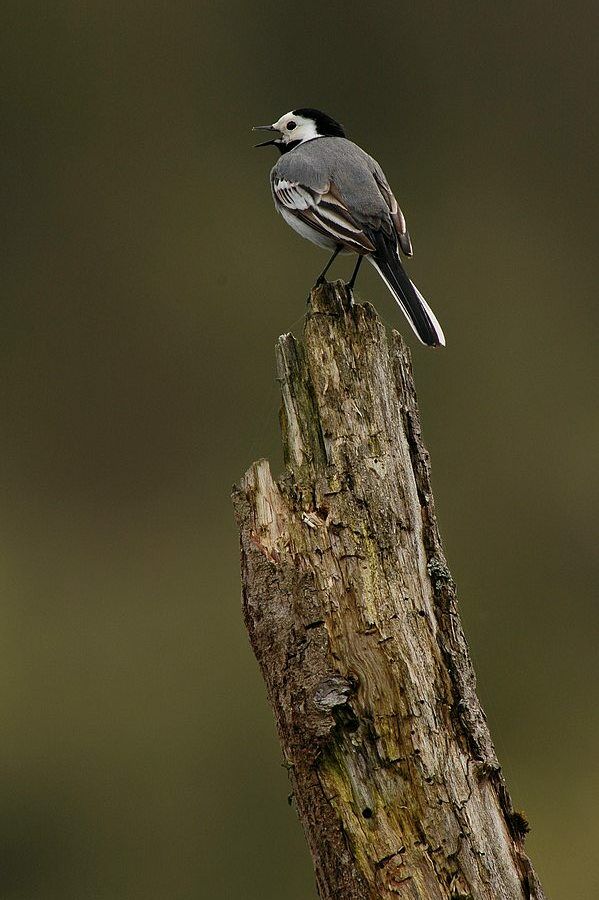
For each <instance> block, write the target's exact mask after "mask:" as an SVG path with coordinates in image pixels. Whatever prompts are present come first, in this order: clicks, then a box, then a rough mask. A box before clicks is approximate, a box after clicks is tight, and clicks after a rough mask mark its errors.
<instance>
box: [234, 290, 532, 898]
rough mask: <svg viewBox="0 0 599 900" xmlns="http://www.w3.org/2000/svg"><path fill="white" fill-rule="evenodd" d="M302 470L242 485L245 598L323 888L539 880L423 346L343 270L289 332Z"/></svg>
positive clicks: (418, 892)
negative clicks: (443, 461) (451, 502)
mask: <svg viewBox="0 0 599 900" xmlns="http://www.w3.org/2000/svg"><path fill="white" fill-rule="evenodd" d="M277 365H278V377H279V380H280V383H281V390H282V396H283V404H282V410H281V427H282V432H283V443H284V454H285V463H286V471H285V474H284V475H283V476H282V477H281V478H280V479H279V481H278V482H277V481H274V480H273V477H272V475H271V472H270V468H269V465H268V462H267V461H265V460H261V461H259V462H257V463H254V465H253V466H252V467H251V468H250V470H249V471H248V472H247V474H246V475H245V477H244V478H243V480H242V482H241V484H240V485H239V486H238V487H237V488H236V489H235V492H234V503H235V508H236V515H237V520H238V523H239V528H240V534H241V568H242V581H243V608H244V615H245V621H246V625H247V628H248V631H249V635H250V640H251V643H252V647H253V649H254V652H255V654H256V657H257V659H258V662H259V665H260V668H261V671H262V674H263V676H264V679H265V681H266V685H267V689H268V695H269V699H270V702H271V704H272V707H273V710H274V714H275V717H276V721H277V727H278V732H279V737H280V741H281V746H282V748H283V752H284V754H285V759H286V762H287V764H288V767H289V773H290V778H291V782H292V786H293V792H294V796H295V800H296V803H297V809H298V813H299V817H300V819H301V822H302V824H303V827H304V831H305V834H306V837H307V840H308V843H309V846H310V851H311V853H312V857H313V860H314V866H315V871H316V881H317V887H318V892H319V895H320V897H321V898H322V900H373V898H392V900H397V898H398V897H400V898H406V900H408V898H410V900H412V898H413V900H417V898H418V900H420V898H422V900H437V898H439V900H441V898H442V900H452V898H453V900H458V898H462V900H466V898H472V900H498V898H502V900H503V898H505V900H522V898H525V900H530V898H533V900H541V898H543V892H542V889H541V886H540V884H539V882H538V880H537V878H536V875H535V873H534V871H533V869H532V866H531V864H530V861H529V859H528V857H527V856H526V854H525V852H524V849H523V840H524V835H525V833H526V830H527V825H526V821H525V819H524V818H523V816H521V815H520V814H518V813H516V812H515V811H514V809H513V806H512V803H511V800H510V797H509V794H508V792H507V789H506V786H505V783H504V780H503V777H502V774H501V771H500V768H499V764H498V762H497V758H496V755H495V751H494V748H493V744H492V742H491V738H490V735H489V730H488V728H487V724H486V720H485V716H484V713H483V711H482V709H481V706H480V703H479V701H478V699H477V696H476V692H475V680H474V673H473V670H472V666H471V663H470V658H469V655H468V649H467V646H466V642H465V639H464V634H463V631H462V627H461V624H460V620H459V616H458V611H457V606H456V596H455V588H454V584H453V582H452V580H451V577H450V574H449V571H448V569H447V566H446V563H445V558H444V556H443V550H442V548H441V542H440V538H439V532H438V528H437V523H436V519H435V512H434V504H433V497H432V494H431V488H430V481H429V464H428V456H427V452H426V450H425V449H424V446H423V444H422V441H421V436H420V422H419V415H418V408H417V402H416V395H415V391H414V384H413V380H412V372H411V364H410V356H409V353H408V350H407V348H406V345H405V344H404V342H403V340H402V339H401V337H400V336H399V334H397V333H395V332H394V333H393V334H392V336H391V343H390V344H389V342H388V340H387V336H386V333H385V329H384V328H383V326H382V325H381V322H380V321H379V319H378V318H377V315H376V313H375V311H374V309H373V308H372V306H370V305H369V304H365V305H363V306H362V305H354V304H353V303H352V301H351V296H350V294H349V292H348V290H347V289H346V287H345V285H344V284H343V283H342V282H337V283H335V284H331V285H323V286H322V287H320V288H317V289H315V290H314V291H313V293H312V296H311V302H310V306H309V308H308V312H307V315H306V322H305V329H304V335H303V340H302V341H301V342H298V341H296V340H295V338H294V337H293V336H292V335H290V334H287V335H284V336H283V337H281V338H280V339H279V342H278V346H277Z"/></svg>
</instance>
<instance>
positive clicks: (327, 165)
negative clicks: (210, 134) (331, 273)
mask: <svg viewBox="0 0 599 900" xmlns="http://www.w3.org/2000/svg"><path fill="white" fill-rule="evenodd" d="M254 131H275V132H277V134H278V137H276V138H273V139H272V140H269V141H264V142H263V143H261V144H256V146H257V147H267V146H269V145H274V146H275V147H277V148H278V150H279V152H280V153H281V158H280V159H279V161H278V162H277V164H276V165H275V167H274V168H273V170H272V172H271V173H270V183H271V187H272V195H273V198H274V201H275V207H276V209H277V210H278V211H279V212H280V213H281V215H282V216H283V218H284V219H285V221H286V222H287V224H288V225H290V226H291V227H292V228H293V229H294V230H295V231H297V232H298V234H301V236H302V237H304V238H308V240H310V241H313V242H314V243H315V244H318V246H319V247H326V249H327V250H332V251H333V255H332V256H331V258H330V260H329V261H328V263H327V265H326V266H325V268H324V269H323V271H322V272H321V274H320V275H319V277H318V279H317V282H316V283H317V284H320V283H322V282H323V281H324V277H325V275H326V273H327V271H328V269H329V266H330V265H331V264H332V262H333V260H334V259H335V257H336V256H337V254H338V253H341V252H343V253H357V254H358V261H357V263H356V267H355V269H354V272H353V275H352V277H351V279H350V280H349V282H348V286H349V287H350V288H353V286H354V284H355V282H356V276H357V274H358V270H359V268H360V264H361V262H362V258H363V257H364V256H365V257H366V258H367V259H368V261H369V262H371V263H372V265H373V266H374V267H375V269H376V270H377V272H378V273H379V275H380V276H381V278H382V279H383V280H384V282H385V284H386V285H387V287H388V288H389V290H390V291H391V293H392V294H393V296H394V297H395V299H396V300H397V302H398V303H399V305H400V307H401V308H402V310H403V312H404V314H405V316H406V318H407V319H408V322H409V323H410V325H411V326H412V328H413V329H414V331H415V332H416V334H417V335H418V337H419V338H420V340H421V341H422V343H423V344H428V345H429V346H431V347H438V346H445V337H444V336H443V331H442V329H441V326H440V325H439V323H438V322H437V319H436V318H435V314H434V313H433V311H432V309H431V308H430V307H429V305H428V303H427V302H426V300H425V299H424V297H423V296H422V294H421V293H420V291H419V290H418V288H417V287H416V286H415V285H414V284H413V283H412V282H411V281H410V279H409V278H408V276H407V275H406V273H405V271H404V268H403V266H402V264H401V260H400V256H399V253H400V249H401V251H402V252H403V253H404V254H405V255H406V256H412V242H411V240H410V235H409V234H408V229H407V227H406V220H405V219H404V216H403V213H402V211H401V209H400V208H399V206H398V205H397V200H396V199H395V197H394V196H393V192H392V191H391V188H390V187H389V184H388V182H387V179H386V178H385V175H384V173H383V170H382V169H381V167H380V166H379V164H378V163H377V161H376V160H375V159H373V158H372V156H369V155H368V154H367V153H365V152H364V150H362V149H361V148H360V147H358V146H357V144H354V143H352V141H349V140H347V138H346V137H345V132H344V130H343V126H341V125H340V124H339V123H338V122H336V121H335V120H334V119H332V118H331V117H330V116H327V114H326V113H323V112H320V111H319V110H317V109H309V108H302V109H294V110H292V111H291V112H288V113H286V114H285V115H284V116H281V118H280V119H279V120H278V122H275V123H274V125H257V126H256V127H255V128H254Z"/></svg>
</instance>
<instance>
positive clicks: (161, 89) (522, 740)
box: [0, 0, 599, 900]
mask: <svg viewBox="0 0 599 900" xmlns="http://www.w3.org/2000/svg"><path fill="white" fill-rule="evenodd" d="M594 7H595V4H593V3H591V2H588V3H580V2H570V3H568V4H565V3H564V4H554V3H548V2H547V3H537V2H524V3H523V2H511V0H507V2H503V3H501V4H496V3H491V2H476V3H474V2H464V3H441V2H436V3H431V2H426V0H425V2H422V0H421V2H419V3H397V2H385V3H380V4H365V3H360V4H355V3H347V2H344V3H341V2H331V3H328V4H321V3H316V2H313V3H301V2H298V3H290V4H285V3H275V2H272V0H266V2H261V3H247V2H246V3H243V2H229V3H211V4H209V3H207V2H202V0H196V2H194V3H192V2H181V0H172V2H170V3H164V2H160V3H159V2H156V0H144V2H129V0H124V2H121V3H115V2H108V0H106V2H104V0H96V2H86V0H71V2H60V0H58V2H55V3H41V2H23V0H21V2H13V0H7V2H6V3H5V4H4V5H3V16H2V18H3V20H4V21H3V28H2V31H1V38H0V40H1V41H2V45H3V46H2V59H3V62H4V66H3V70H4V77H3V87H2V105H3V107H4V113H3V138H2V146H1V149H0V159H1V160H2V166H3V178H2V184H3V189H4V211H5V216H4V221H5V222H6V224H7V226H8V227H7V233H6V235H5V237H4V239H3V247H4V254H3V256H4V265H3V267H2V269H3V277H2V287H3V290H2V296H3V302H2V328H1V332H0V334H1V337H0V345H1V346H0V351H1V352H0V365H1V380H0V472H1V476H0V485H1V488H2V503H1V520H0V521H1V529H2V530H1V537H0V558H1V565H0V577H1V579H2V604H1V607H0V646H1V652H0V698H1V704H2V707H1V708H2V723H3V725H2V739H1V741H0V845H1V846H0V858H1V859H2V864H1V868H0V896H2V898H4V900H33V898H40V900H87V898H90V900H91V898H94V900H138V898H139V900H165V898H169V900H199V898H202V900H203V898H206V900H209V898H218V900H220V898H223V900H224V898H230V897H231V898H233V897H235V898H241V900H311V898H313V897H315V893H314V887H313V879H312V873H311V867H310V861H309V858H308V855H307V852H306V849H305V847H304V843H303V838H302V835H301V833H300V829H299V826H298V823H297V820H296V816H295V812H294V810H293V808H292V807H291V808H290V807H289V806H288V804H287V793H288V787H287V780H286V774H285V771H284V770H283V768H282V767H281V765H280V764H281V757H280V753H279V750H278V745H277V742H276V738H275V734H274V728H273V722H272V717H271V713H270V710H269V708H268V706H267V703H266V699H265V694H264V690H263V686H262V683H261V681H260V678H259V675H258V672H257V668H256V665H255V663H254V659H253V657H252V655H251V652H250V649H249V646H248V643H247V639H246V635H245V632H244V629H243V624H242V620H241V613H240V603H239V575H238V552H237V536H236V532H235V527H234V524H233V519H232V513H231V509H230V504H229V490H230V486H231V484H232V482H233V481H234V480H235V479H236V478H237V477H238V476H239V475H240V474H241V473H242V472H243V471H244V469H245V468H246V467H247V466H248V465H249V463H250V461H251V460H252V459H253V458H255V457H258V456H269V457H270V458H271V459H272V460H274V463H275V468H279V467H280V465H281V458H280V451H279V445H278V432H277V416H276V411H277V395H276V382H275V378H274V359H273V345H274V342H275V340H276V338H277V336H278V334H280V333H281V332H284V331H288V330H296V331H297V329H298V328H299V325H300V321H299V320H300V317H301V316H302V314H303V311H304V303H305V296H306V294H307V291H308V288H309V286H310V284H311V281H312V279H313V278H314V277H315V275H316V274H317V272H318V271H319V267H320V266H321V265H322V263H323V262H324V254H323V253H322V251H320V250H318V249H317V248H315V247H312V246H311V245H309V244H307V243H305V242H302V241H301V240H300V239H299V238H297V236H295V235H294V234H293V233H292V232H291V231H290V230H289V229H287V228H286V226H285V225H284V223H283V222H282V221H281V220H280V219H278V218H277V217H276V216H275V214H274V212H273V209H272V205H271V200H270V197H269V189H268V170H269V168H270V166H271V164H272V163H273V161H274V155H275V154H274V152H273V151H272V150H268V149H266V150H253V149H251V148H252V143H253V138H252V135H251V133H250V130H249V129H250V126H251V125H253V124H256V123H263V122H270V121H274V120H275V119H276V118H278V117H279V116H280V115H281V114H282V113H283V112H286V111H287V110H289V109H291V108H293V107H294V106H304V105H309V106H317V107H321V108H323V109H325V110H327V111H329V112H330V113H331V114H333V115H334V116H336V117H337V118H339V119H340V120H341V121H342V122H344V123H345V125H346V127H347V129H348V133H349V135H350V136H351V137H352V138H354V139H355V140H356V141H358V142H359V143H360V144H362V145H363V146H364V147H366V148H367V149H368V150H370V151H371V152H372V153H373V154H374V155H375V156H376V157H377V158H378V159H379V161H380V162H381V164H382V165H383V167H384V168H385V170H386V172H387V174H388V177H389V180H390V181H391V183H392V185H393V186H394V188H395V191H396V193H397V195H398V197H399V199H400V202H401V204H402V206H403V207H404V210H405V212H406V214H407V216H408V221H409V225H410V231H411V232H412V235H413V238H414V244H415V250H416V256H415V258H414V260H413V263H411V265H410V271H411V273H412V276H413V278H414V279H415V281H416V282H417V284H418V285H419V286H420V288H421V289H422V291H423V292H424V293H425V295H426V296H427V297H428V298H429V299H430V301H431V303H432V305H433V307H434V309H435V310H436V312H437V313H438V315H439V318H440V320H441V321H442V323H443V325H444V328H445V331H446V335H447V338H448V347H447V349H446V350H445V351H443V352H430V351H426V350H425V349H424V348H422V347H420V346H419V345H416V344H415V342H414V340H413V339H412V336H411V334H410V333H408V330H407V326H406V324H405V322H404V321H403V319H402V317H401V315H400V313H399V311H398V309H397V308H396V307H395V306H394V304H393V301H392V299H391V297H390V296H389V295H388V294H387V292H386V289H385V288H384V286H383V285H382V284H381V283H380V282H379V281H378V280H377V279H376V277H375V274H374V273H373V272H372V271H371V270H369V271H365V270H363V273H362V275H361V278H360V282H359V290H360V293H361V295H362V296H364V297H367V298H369V299H371V300H372V301H373V302H374V303H375V305H376V306H377V309H378V310H379V311H380V313H381V315H382V316H383V317H384V319H385V320H386V322H387V323H388V324H389V325H390V326H393V327H397V328H399V329H400V330H401V331H402V332H403V333H404V334H406V335H407V337H408V340H409V341H410V342H411V344H412V346H413V348H414V359H415V369H416V378H417V384H418V389H419V396H420V403H421V411H422V418H423V423H424V430H425V438H426V441H427V443H428V446H429V449H430V451H431V454H432V463H433V478H434V486H435V491H436V498H437V504H438V511H439V515H440V520H441V524H442V528H443V532H444V536H445V542H446V549H447V553H448V556H449V560H450V563H451V566H452V570H453V574H454V576H455V578H456V580H457V582H458V585H459V587H460V593H461V609H462V615H463V619H464V625H465V628H466V632H467V634H468V636H469V640H470V642H471V648H472V654H473V658H474V661H475V665H476V669H477V672H478V680H479V688H480V694H481V697H482V699H483V703H484V705H485V708H486V711H487V714H488V717H489V720H490V724H491V731H492V733H493V735H494V738H495V741H496V744H497V748H498V753H499V756H500V759H501V760H502V762H503V765H504V768H505V771H506V774H507V778H508V782H509V784H510V787H511V789H512V792H513V795H514V800H515V803H516V805H517V807H518V808H520V809H523V810H525V812H526V814H527V815H528V816H529V818H530V820H531V824H532V833H531V835H530V838H529V843H528V846H529V849H530V852H531V855H532V856H533V859H534V861H535V864H536V865H537V868H538V870H539V874H540V876H541V877H542V879H543V881H544V883H545V887H546V889H547V892H548V894H550V895H551V897H552V898H554V900H556V898H564V900H573V898H576V900H591V898H595V897H597V896H598V894H599V868H598V867H597V851H596V848H597V843H598V841H599V824H598V820H597V787H598V781H599V775H598V769H597V765H596V762H597V741H598V738H599V724H598V718H597V691H596V684H597V667H596V658H597V604H596V601H595V597H594V596H593V591H592V585H593V580H594V574H595V572H594V570H595V567H596V542H595V540H594V538H593V534H592V532H593V526H594V525H595V524H596V493H594V491H595V489H596V487H597V484H596V475H597V461H596V452H594V448H595V449H596V439H597V419H596V415H595V410H594V401H593V392H592V385H593V379H594V377H595V378H596V375H597V372H596V368H595V365H594V363H595V356H596V338H595V335H594V330H595V328H596V326H597V301H596V293H595V290H594V285H593V260H594V257H595V255H596V252H597V239H598V234H597V228H596V222H597V211H596V209H595V208H594V206H593V190H594V188H596V182H595V183H594V179H595V174H594V170H595V167H596V159H595V155H596V146H597V143H596V141H597V132H596V128H595V126H596V120H594V119H593V116H594V109H595V108H596V103H597V94H596V85H597V74H598V73H597V70H596V67H595V59H596V56H597V53H596V47H594V46H593V40H594V37H593V36H594V34H596V30H597V24H598V23H597V20H596V18H595V13H594ZM350 265H351V261H349V260H348V259H347V258H346V259H344V260H341V261H339V262H338V263H336V266H335V273H336V274H337V275H338V276H339V277H340V276H341V275H343V274H347V273H349V271H350ZM595 383H596V382H595ZM595 583H596V582H595Z"/></svg>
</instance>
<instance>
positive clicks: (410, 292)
mask: <svg viewBox="0 0 599 900" xmlns="http://www.w3.org/2000/svg"><path fill="white" fill-rule="evenodd" d="M378 237H379V239H378V240H376V251H375V252H374V253H373V254H368V256H367V259H368V261H369V262H371V263H372V265H373V266H374V267H375V269H376V270H377V272H378V273H379V275H380V276H381V278H382V279H383V281H384V282H385V283H386V285H387V287H388V288H389V290H390V291H391V293H392V294H393V296H394V297H395V299H396V300H397V302H398V303H399V305H400V307H401V309H402V310H403V313H404V315H405V317H406V319H407V320H408V322H409V323H410V325H411V326H412V328H413V329H414V331H415V332H416V335H417V336H418V337H419V338H420V340H421V341H422V343H423V344H427V345H428V346H429V347H444V346H445V335H444V334H443V329H442V328H441V326H440V325H439V323H438V321H437V319H436V317H435V314H434V312H433V311H432V309H431V308H430V306H429V305H428V303H427V302H426V300H425V299H424V297H423V296H422V294H421V293H420V291H419V290H418V288H417V287H416V285H415V284H413V283H412V282H411V281H410V279H409V278H408V276H407V275H406V272H405V271H404V268H403V266H402V264H401V262H400V259H399V253H398V251H397V249H396V247H395V246H393V245H392V243H391V242H390V241H388V240H387V239H385V238H384V237H383V236H382V235H379V236H378Z"/></svg>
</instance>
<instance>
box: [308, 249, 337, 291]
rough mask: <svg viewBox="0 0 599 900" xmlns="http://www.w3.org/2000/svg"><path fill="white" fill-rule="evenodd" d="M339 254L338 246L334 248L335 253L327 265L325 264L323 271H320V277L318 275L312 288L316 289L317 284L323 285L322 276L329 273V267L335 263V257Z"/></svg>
mask: <svg viewBox="0 0 599 900" xmlns="http://www.w3.org/2000/svg"><path fill="white" fill-rule="evenodd" d="M340 252H341V245H340V244H338V245H337V246H336V247H335V252H334V253H333V255H332V256H331V258H330V260H329V261H328V263H327V264H326V266H325V267H324V269H323V270H322V272H321V273H320V275H319V276H318V278H317V279H316V284H315V285H314V287H318V285H319V284H323V282H324V276H325V275H326V274H327V272H328V271H329V269H330V268H331V266H332V265H333V263H334V262H335V259H336V258H337V255H338V254H339V253H340Z"/></svg>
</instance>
